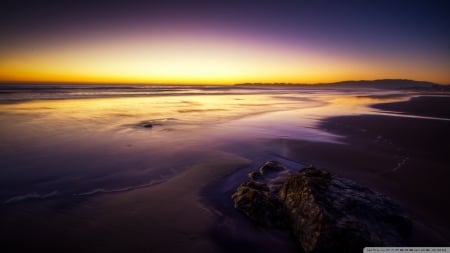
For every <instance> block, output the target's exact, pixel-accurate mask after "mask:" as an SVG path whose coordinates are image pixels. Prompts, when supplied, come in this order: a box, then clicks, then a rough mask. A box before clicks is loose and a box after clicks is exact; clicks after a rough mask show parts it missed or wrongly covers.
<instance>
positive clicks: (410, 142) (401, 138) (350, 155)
mask: <svg viewBox="0 0 450 253" xmlns="http://www.w3.org/2000/svg"><path fill="white" fill-rule="evenodd" d="M422 102H423V104H421V103H422ZM449 106H450V98H449V97H445V98H444V97H419V98H415V99H412V101H409V102H399V103H389V104H379V105H375V106H373V107H375V108H383V109H384V110H389V111H396V112H399V113H408V114H411V115H420V116H429V117H434V116H440V117H445V118H447V119H450V113H449V112H448V110H447V108H449ZM427 107H429V108H430V111H428V110H427ZM416 108H420V110H417V114H416V113H415V112H416V110H415V109H416ZM437 108H442V109H443V110H436V109H437ZM319 127H320V128H322V129H325V130H327V131H330V132H332V133H336V134H340V135H342V136H345V137H344V138H343V142H345V143H346V145H339V144H323V143H317V142H306V141H298V140H282V139H280V140H276V141H272V143H277V142H278V143H283V145H286V147H287V148H288V149H289V150H290V153H289V155H288V157H290V158H291V159H294V160H297V161H301V162H304V163H311V164H314V165H316V166H317V167H320V168H323V169H327V170H329V171H332V172H334V173H336V174H338V175H341V176H344V177H347V178H350V179H353V180H354V181H356V182H359V183H361V184H363V185H367V186H369V187H370V188H372V189H374V190H377V191H379V192H382V193H384V194H386V195H388V196H389V197H391V198H392V199H394V200H395V201H396V202H398V203H399V204H400V205H401V206H402V207H403V208H404V209H405V211H407V213H409V215H410V216H411V218H412V219H413V221H414V223H415V224H414V225H415V230H414V231H413V235H412V237H411V240H410V242H409V245H413V246H443V245H448V243H449V242H450V229H449V228H450V216H449V215H448V214H449V213H450V203H449V202H448V201H447V196H449V195H450V187H449V185H448V179H449V178H450V168H449V164H450V156H449V155H448V151H449V150H450V121H448V120H447V121H445V120H433V119H421V118H405V117H395V116H383V115H361V116H342V117H332V118H327V119H325V120H323V121H322V122H321V123H320V125H319Z"/></svg>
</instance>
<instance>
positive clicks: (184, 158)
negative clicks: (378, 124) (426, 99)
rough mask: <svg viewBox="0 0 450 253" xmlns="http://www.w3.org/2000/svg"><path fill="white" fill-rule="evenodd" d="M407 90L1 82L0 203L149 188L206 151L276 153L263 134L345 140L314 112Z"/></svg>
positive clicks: (343, 110) (361, 105)
mask: <svg viewBox="0 0 450 253" xmlns="http://www.w3.org/2000/svg"><path fill="white" fill-rule="evenodd" d="M373 95H377V96H376V97H378V98H373V97H371V96H373ZM396 95H403V96H396ZM405 99H407V96H406V95H405V94H397V93H396V92H393V91H381V90H358V91H355V90H333V89H326V90H324V89H313V88H308V89H306V88H295V87H293V88H271V87H264V88H258V87H215V86H207V87H198V86H194V87H191V86H171V87H165V86H82V85H62V86H51V85H2V86H0V122H1V125H0V140H1V142H0V203H1V205H7V204H11V203H17V202H22V201H39V200H40V199H46V198H51V197H60V198H61V197H63V198H79V197H86V196H89V195H93V194H101V193H114V192H119V191H127V190H132V189H135V188H141V187H151V185H154V184H157V183H161V182H164V180H167V179H168V178H170V177H171V176H173V175H174V174H176V173H177V172H179V171H181V170H184V169H186V168H187V167H188V166H190V165H192V164H195V163H196V161H197V160H198V159H199V158H202V157H205V156H208V155H209V154H211V152H222V153H232V154H236V155H239V156H241V157H244V158H246V159H249V160H252V161H256V160H258V159H260V160H262V161H263V160H267V158H268V157H274V156H275V157H278V158H279V159H283V149H282V148H280V147H261V146H258V143H259V141H261V140H267V139H275V138H290V139H304V140H309V141H321V142H338V143H342V144H343V145H345V140H343V139H342V138H340V136H336V135H332V134H330V133H327V132H324V131H322V130H320V129H317V128H316V125H317V123H318V121H319V120H320V119H322V118H324V117H327V116H335V115H342V114H346V115H349V114H363V113H364V114H370V113H379V112H376V111H374V109H369V108H367V107H366V106H367V105H368V104H370V103H374V102H380V101H381V100H384V101H386V102H391V101H398V100H405ZM146 124H152V126H153V127H152V128H145V127H143V126H144V125H146Z"/></svg>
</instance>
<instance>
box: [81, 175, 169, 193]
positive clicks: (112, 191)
mask: <svg viewBox="0 0 450 253" xmlns="http://www.w3.org/2000/svg"><path fill="white" fill-rule="evenodd" d="M164 181H165V179H159V180H152V181H150V182H149V183H146V184H140V185H133V186H126V187H122V188H117V189H105V188H97V189H93V190H90V191H87V192H81V193H75V194H73V195H74V196H78V197H84V196H91V195H94V194H101V193H118V192H126V191H132V190H136V189H140V188H146V187H149V186H152V185H155V184H160V183H162V182H164Z"/></svg>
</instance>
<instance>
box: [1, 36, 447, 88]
mask: <svg viewBox="0 0 450 253" xmlns="http://www.w3.org/2000/svg"><path fill="white" fill-rule="evenodd" d="M199 41H200V42H199ZM0 59H1V60H0V81H14V82H16V81H17V82H21V81H23V82H86V83H90V82H91V83H137V84H149V83H153V84H235V83H245V82H262V83H271V82H285V83H321V82H322V83H323V82H335V81H342V80H360V79H381V78H407V79H415V80H426V81H433V82H437V83H450V77H449V75H448V71H446V67H447V66H446V65H445V64H442V63H436V64H428V65H427V68H426V69H425V68H424V66H423V65H422V64H415V65H414V64H413V63H414V61H408V60H405V59H403V60H398V61H389V60H386V59H371V60H370V61H368V60H366V59H363V58H362V57H358V56H353V55H344V54H339V53H336V54H327V53H323V52H321V51H320V50H317V49H316V50H315V49H311V48H307V47H301V46H297V47H292V46H288V45H275V44H273V43H269V42H261V43H255V41H233V40H221V38H210V37H203V38H202V37H200V38H198V37H182V38H174V37H170V36H169V37H165V38H164V37H162V38H159V39H153V38H134V39H122V40H117V39H114V38H112V39H111V38H110V39H97V40H91V41H89V40H87V41H74V42H70V43H53V44H52V43H49V44H44V45H39V44H36V45H32V46H30V45H29V46H23V47H16V48H0Z"/></svg>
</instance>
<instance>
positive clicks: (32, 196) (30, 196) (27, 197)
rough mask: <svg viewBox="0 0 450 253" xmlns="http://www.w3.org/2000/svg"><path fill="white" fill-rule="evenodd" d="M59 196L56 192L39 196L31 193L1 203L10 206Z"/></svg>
mask: <svg viewBox="0 0 450 253" xmlns="http://www.w3.org/2000/svg"><path fill="white" fill-rule="evenodd" d="M60 195H61V193H60V192H59V191H57V190H55V191H52V192H49V193H46V194H39V193H36V192H33V193H28V194H24V195H18V196H14V197H12V198H9V199H7V200H5V201H4V202H3V203H5V204H11V203H17V202H21V201H25V200H42V199H47V198H51V197H56V196H60Z"/></svg>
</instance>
